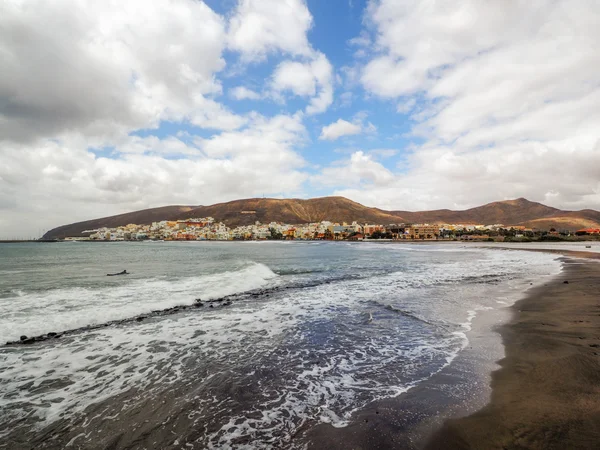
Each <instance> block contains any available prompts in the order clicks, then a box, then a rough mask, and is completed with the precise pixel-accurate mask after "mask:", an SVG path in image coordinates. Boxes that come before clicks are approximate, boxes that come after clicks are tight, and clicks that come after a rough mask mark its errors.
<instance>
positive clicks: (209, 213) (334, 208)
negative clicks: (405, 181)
mask: <svg viewBox="0 0 600 450" xmlns="http://www.w3.org/2000/svg"><path fill="white" fill-rule="evenodd" d="M191 217H213V218H214V219H215V220H216V221H219V222H223V223H225V224H226V225H227V226H229V227H236V226H240V225H250V224H253V223H255V222H256V221H259V222H261V223H270V222H282V223H289V224H294V225H296V224H302V223H310V222H320V221H322V220H330V221H332V222H340V223H341V222H352V221H355V220H356V221H357V222H361V223H375V224H382V225H388V224H390V223H431V224H435V223H455V224H484V225H492V224H504V225H513V226H518V225H519V226H528V227H535V228H539V229H550V228H556V229H565V230H570V231H573V230H576V229H580V228H598V227H600V212H599V211H595V210H592V209H584V210H581V211H567V210H560V209H557V208H553V207H550V206H546V205H543V204H541V203H537V202H531V201H529V200H527V199H525V198H518V199H514V200H504V201H497V202H492V203H487V204H485V205H482V206H477V207H474V208H469V209H465V210H450V209H438V210H429V211H403V210H395V211H386V210H383V209H380V208H373V207H367V206H364V205H361V204H360V203H357V202H354V201H352V200H349V199H347V198H345V197H340V196H331V197H318V198H311V199H297V198H292V199H275V198H249V199H240V200H233V201H230V202H223V203H217V204H214V205H208V206H185V205H172V206H163V207H159V208H149V209H144V210H140V211H133V212H129V213H124V214H118V215H115V216H109V217H103V218H99V219H92V220H86V221H83V222H76V223H72V224H67V225H62V226H59V227H57V228H54V229H52V230H50V231H48V232H47V233H45V234H44V236H43V238H44V239H56V238H64V237H70V236H81V233H82V232H83V231H85V230H91V229H96V228H101V227H108V228H115V227H119V226H124V225H127V224H130V223H135V224H139V225H144V224H150V223H152V222H158V221H161V220H179V219H187V218H191Z"/></svg>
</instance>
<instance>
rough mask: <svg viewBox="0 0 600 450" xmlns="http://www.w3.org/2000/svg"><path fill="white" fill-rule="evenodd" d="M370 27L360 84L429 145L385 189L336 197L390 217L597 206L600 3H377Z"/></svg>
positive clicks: (369, 18) (599, 204) (389, 0)
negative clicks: (518, 204)
mask: <svg viewBox="0 0 600 450" xmlns="http://www.w3.org/2000/svg"><path fill="white" fill-rule="evenodd" d="M367 21H368V22H369V23H370V24H371V25H372V26H373V29H374V31H375V44H374V45H373V46H372V47H371V49H370V50H371V53H372V54H373V55H374V56H372V58H371V60H370V61H368V62H367V64H366V65H365V66H364V67H363V69H362V73H361V83H362V85H363V87H364V88H365V89H366V90H367V91H368V92H369V93H372V94H375V95H377V96H380V97H383V98H388V99H390V100H391V101H393V102H394V103H396V104H398V107H397V110H398V112H399V113H401V114H406V113H410V114H411V118H412V120H413V121H414V122H413V123H414V127H413V129H412V134H413V135H414V136H416V137H418V138H419V139H420V140H421V141H422V142H423V143H422V144H420V145H418V146H416V148H414V149H413V150H412V154H411V156H410V157H409V158H408V164H404V165H403V166H402V167H401V172H400V173H399V174H397V175H396V181H395V182H394V183H391V184H390V185H389V186H388V187H386V188H385V189H382V188H378V187H376V186H371V187H369V184H368V183H365V184H363V185H362V186H361V188H360V189H350V190H348V189H340V190H339V191H338V193H339V194H342V195H343V194H346V195H351V196H352V198H354V199H357V200H359V201H360V200H362V201H365V202H367V203H369V204H376V205H379V206H382V207H392V208H412V209H423V208H433V207H453V206H454V207H460V206H475V205H477V204H481V203H484V202H488V201H493V200H497V199H499V198H510V197H521V196H525V197H528V198H531V199H532V200H538V201H546V202H548V203H549V204H551V205H554V206H558V207H565V208H578V207H586V206H587V207H594V208H597V209H598V208H600V185H599V181H598V180H599V178H598V176H599V174H598V169H596V168H597V167H600V159H599V158H600V152H599V149H600V147H599V142H600V132H599V131H598V127H597V123H600V109H598V108H597V106H596V105H598V104H600V88H599V86H600V77H599V75H598V72H597V70H596V68H597V67H599V66H600V53H599V52H598V51H596V50H595V49H597V48H598V46H599V45H600V28H598V27H597V26H596V23H597V22H598V21H600V4H598V3H597V2H593V1H582V2H567V1H565V0H562V1H539V2H534V3H532V2H526V1H511V2H492V1H479V0H470V1H465V2H460V3H447V2H422V1H417V0H415V1H405V2H396V1H392V0H381V1H372V2H371V3H370V4H369V7H368V10H367ZM574 24H576V26H575V25H574ZM559 168H560V169H559Z"/></svg>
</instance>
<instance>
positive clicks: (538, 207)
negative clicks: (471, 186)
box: [393, 198, 562, 225]
mask: <svg viewBox="0 0 600 450" xmlns="http://www.w3.org/2000/svg"><path fill="white" fill-rule="evenodd" d="M561 212H562V211H561V210H559V209H556V208H551V207H549V206H546V205H542V204H541V203H535V202H530V201H529V200H527V199H524V198H519V199H516V200H505V201H501V202H493V203H488V204H487V205H483V206H478V207H476V208H471V209H466V210H463V211H451V210H449V209H441V210H436V211H422V212H410V211H393V214H395V215H399V216H401V217H404V218H405V219H406V220H407V221H409V222H415V223H417V222H420V223H423V222H424V223H462V224H465V223H467V224H486V225H492V224H500V223H501V224H504V225H519V224H522V223H523V222H526V221H530V220H535V219H540V218H547V217H552V216H554V215H556V214H558V213H561Z"/></svg>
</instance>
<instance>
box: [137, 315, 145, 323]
mask: <svg viewBox="0 0 600 450" xmlns="http://www.w3.org/2000/svg"><path fill="white" fill-rule="evenodd" d="M144 319H145V317H144V316H140V317H136V318H135V321H136V322H141V321H142V320H144Z"/></svg>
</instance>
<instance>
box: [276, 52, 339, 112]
mask: <svg viewBox="0 0 600 450" xmlns="http://www.w3.org/2000/svg"><path fill="white" fill-rule="evenodd" d="M271 88H272V90H273V91H274V93H275V94H276V95H279V94H281V93H283V92H286V91H288V92H291V93H293V94H294V95H297V96H300V97H311V99H310V102H309V104H308V106H307V107H306V113H307V114H319V113H322V112H324V111H326V110H327V108H328V107H329V106H330V105H331V103H333V67H332V66H331V63H330V62H329V60H328V59H327V57H326V56H325V55H324V54H323V53H321V52H314V53H313V54H312V56H311V58H310V59H309V60H307V61H290V60H287V61H284V62H282V63H280V64H279V65H278V66H277V68H276V69H275V72H274V73H273V76H272V82H271Z"/></svg>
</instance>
